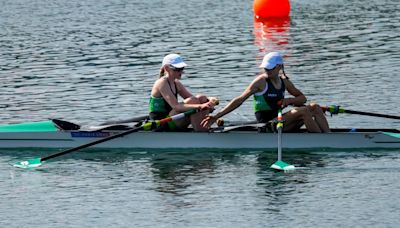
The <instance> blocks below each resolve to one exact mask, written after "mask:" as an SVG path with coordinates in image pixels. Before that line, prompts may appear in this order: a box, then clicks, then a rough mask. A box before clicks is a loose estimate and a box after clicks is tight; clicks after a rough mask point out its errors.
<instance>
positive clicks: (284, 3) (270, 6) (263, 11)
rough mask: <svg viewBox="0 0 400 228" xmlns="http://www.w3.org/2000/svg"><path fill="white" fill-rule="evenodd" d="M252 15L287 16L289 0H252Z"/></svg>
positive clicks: (265, 16) (262, 16)
mask: <svg viewBox="0 0 400 228" xmlns="http://www.w3.org/2000/svg"><path fill="white" fill-rule="evenodd" d="M253 10H254V16H255V17H256V18H269V17H288V16H289V13H290V2H289V0H254V3H253Z"/></svg>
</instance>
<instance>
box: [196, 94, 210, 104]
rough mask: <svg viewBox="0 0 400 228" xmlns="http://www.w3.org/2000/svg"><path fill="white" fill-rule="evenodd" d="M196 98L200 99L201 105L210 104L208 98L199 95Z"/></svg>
mask: <svg viewBox="0 0 400 228" xmlns="http://www.w3.org/2000/svg"><path fill="white" fill-rule="evenodd" d="M196 98H197V99H198V101H199V103H200V104H204V103H207V102H208V97H207V96H204V95H197V96H196Z"/></svg>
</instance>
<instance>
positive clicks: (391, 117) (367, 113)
mask: <svg viewBox="0 0 400 228" xmlns="http://www.w3.org/2000/svg"><path fill="white" fill-rule="evenodd" d="M344 112H345V113H349V114H357V115H364V116H375V117H383V118H389V119H396V120H400V116H392V115H386V114H380V113H372V112H361V111H353V110H348V109H345V110H344Z"/></svg>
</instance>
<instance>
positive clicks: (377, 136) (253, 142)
mask: <svg viewBox="0 0 400 228" xmlns="http://www.w3.org/2000/svg"><path fill="white" fill-rule="evenodd" d="M137 124H138V123H135V122H134V123H126V124H114V125H102V126H95V127H81V126H79V125H77V124H74V123H71V122H67V121H61V120H48V121H40V122H29V123H19V124H9V125H0V148H70V147H77V146H79V145H82V144H86V143H90V142H93V141H96V140H99V139H101V138H105V137H109V136H112V135H116V134H118V133H121V132H123V131H126V130H127V129H130V128H132V127H134V126H135V125H136V126H137ZM139 124H140V123H139ZM260 127H262V125H260V124H237V125H234V126H227V127H217V128H212V129H211V131H210V132H193V131H188V132H156V131H138V132H135V133H132V134H129V135H126V136H123V137H120V138H116V139H114V140H111V141H107V142H104V143H100V144H97V145H94V146H93V147H95V148H221V149H276V141H277V137H278V134H277V133H273V132H272V133H265V132H260V130H259V129H260ZM283 148H288V149H305V148H343V149H346V148H348V149H350V148H400V131H399V130H397V129H332V132H331V133H306V132H305V131H299V132H296V133H285V134H284V143H283Z"/></svg>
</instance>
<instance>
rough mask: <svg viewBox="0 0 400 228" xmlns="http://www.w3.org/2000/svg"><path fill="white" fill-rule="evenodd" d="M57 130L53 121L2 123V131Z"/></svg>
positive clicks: (0, 129) (0, 128) (0, 126)
mask: <svg viewBox="0 0 400 228" xmlns="http://www.w3.org/2000/svg"><path fill="white" fill-rule="evenodd" d="M45 131H57V128H56V126H55V125H54V123H53V121H51V120H47V121H40V122H28V123H19V124H8V125H0V132H45Z"/></svg>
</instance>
